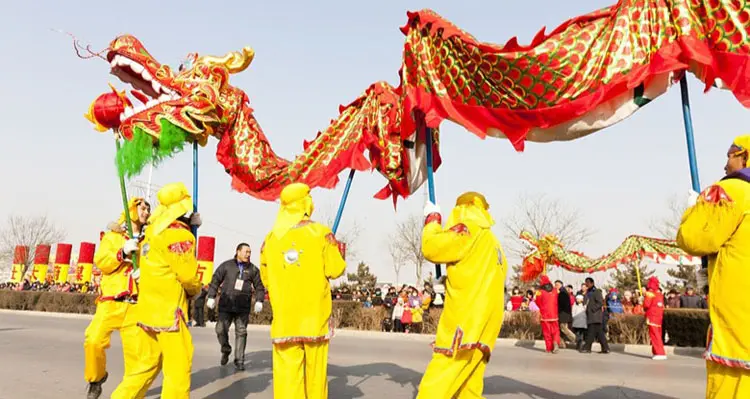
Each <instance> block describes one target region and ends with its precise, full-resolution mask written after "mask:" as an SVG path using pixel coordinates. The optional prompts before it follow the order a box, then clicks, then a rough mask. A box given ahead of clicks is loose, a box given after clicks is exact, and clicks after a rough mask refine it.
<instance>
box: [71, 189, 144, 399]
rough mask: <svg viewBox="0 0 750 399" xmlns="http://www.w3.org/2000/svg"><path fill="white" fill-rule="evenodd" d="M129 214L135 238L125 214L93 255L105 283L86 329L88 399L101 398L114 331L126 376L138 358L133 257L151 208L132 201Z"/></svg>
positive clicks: (103, 238)
mask: <svg viewBox="0 0 750 399" xmlns="http://www.w3.org/2000/svg"><path fill="white" fill-rule="evenodd" d="M128 212H129V213H130V220H131V221H132V226H133V235H134V236H135V237H134V238H132V239H131V238H130V237H128V234H127V232H126V230H125V225H124V224H125V213H124V212H123V213H122V215H121V216H120V219H119V220H118V221H117V222H116V223H111V224H110V225H109V226H108V231H107V232H106V233H104V236H103V237H102V242H101V244H100V245H99V249H98V250H97V251H96V254H95V255H94V263H95V264H96V267H98V268H99V270H101V272H102V279H101V283H100V285H99V289H100V296H99V298H97V304H96V313H95V314H94V318H93V320H91V323H90V324H89V326H88V328H86V333H85V340H84V342H83V351H84V378H85V379H86V382H88V383H89V386H88V392H87V398H88V399H97V398H98V397H99V396H100V395H101V394H102V384H103V383H104V382H105V381H106V380H107V377H108V373H107V354H106V350H107V349H108V348H109V345H110V337H111V336H112V332H113V331H115V330H117V331H120V338H121V340H122V351H123V357H124V359H125V372H126V373H127V372H128V370H129V369H130V368H131V366H132V365H133V364H134V362H136V361H137V359H138V355H139V353H138V351H137V349H136V345H135V344H134V336H135V334H136V333H137V329H138V327H137V326H136V324H135V323H136V321H135V313H134V312H133V307H134V304H135V301H136V297H137V295H138V290H137V285H136V283H135V281H134V279H135V276H133V273H132V272H133V264H132V256H133V254H134V253H135V252H136V251H137V250H138V237H139V236H140V234H141V232H142V230H143V226H144V225H145V224H146V221H147V220H148V218H149V215H150V212H151V206H150V205H149V203H148V202H146V201H145V200H144V199H143V198H133V199H131V200H130V203H129V206H128Z"/></svg>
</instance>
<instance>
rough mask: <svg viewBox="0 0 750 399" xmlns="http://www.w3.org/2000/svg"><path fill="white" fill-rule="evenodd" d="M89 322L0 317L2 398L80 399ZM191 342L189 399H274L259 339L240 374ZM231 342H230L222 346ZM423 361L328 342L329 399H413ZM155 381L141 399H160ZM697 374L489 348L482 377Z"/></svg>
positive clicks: (115, 368)
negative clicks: (488, 362) (86, 330)
mask: <svg viewBox="0 0 750 399" xmlns="http://www.w3.org/2000/svg"><path fill="white" fill-rule="evenodd" d="M87 325H88V320H85V319H75V318H61V317H54V316H53V317H51V316H38V315H27V314H19V313H7V312H0V372H1V373H2V374H1V375H2V378H0V398H2V399H6V398H7V399H11V398H13V399H15V398H34V399H46V398H56V399H57V398H83V397H85V390H86V383H85V382H84V381H83V332H84V329H85V328H86V326H87ZM192 333H193V340H194V343H195V356H194V359H193V376H192V394H191V398H214V399H219V398H272V397H273V388H272V386H273V384H272V382H271V378H272V371H271V351H270V340H269V338H268V332H267V331H260V330H256V331H250V332H249V333H248V345H247V355H246V360H247V361H248V364H247V369H246V371H244V372H235V371H234V368H233V367H232V365H231V362H230V364H229V365H227V366H224V367H221V366H219V364H218V362H219V357H220V356H219V347H218V344H217V342H216V337H215V334H214V331H213V328H194V329H192ZM230 342H233V337H230ZM430 356H431V352H430V348H429V346H428V343H426V342H425V341H424V340H417V339H415V338H414V337H410V336H401V335H393V334H388V335H386V334H359V335H352V334H345V333H342V334H341V335H339V336H337V337H335V338H334V339H333V341H332V343H331V349H330V357H329V368H328V375H329V381H330V382H329V395H330V398H336V399H338V398H342V399H346V398H388V399H401V398H405V399H406V398H413V397H414V396H415V394H416V391H417V387H418V386H419V381H420V379H421V377H422V372H423V371H424V369H425V367H426V365H427V363H428V361H429V359H430ZM108 362H109V367H108V368H109V373H110V379H109V381H108V382H107V383H106V384H105V385H104V395H102V397H109V394H110V393H111V392H112V390H114V388H115V387H116V385H117V384H118V383H119V381H120V379H121V376H122V352H121V347H120V339H119V335H118V334H117V333H115V334H113V340H112V347H111V348H110V349H109V351H108ZM160 386H161V377H160V378H159V379H158V380H157V381H156V382H155V383H154V385H153V386H152V388H151V390H150V391H149V394H148V398H158V397H159V392H160ZM704 389H705V367H704V363H703V361H702V360H700V359H698V358H694V357H684V356H672V357H670V359H669V360H667V361H665V362H654V361H652V360H651V359H649V358H648V357H645V356H642V355H636V354H627V353H610V354H607V355H602V354H599V353H593V354H589V355H583V354H579V353H577V352H574V351H570V350H564V351H561V352H560V353H559V354H557V355H551V354H546V353H544V352H543V351H542V350H539V349H536V348H522V347H504V346H498V347H496V348H495V352H494V353H493V357H492V360H491V361H490V364H489V365H488V367H487V372H486V374H485V389H484V394H485V396H486V397H487V398H549V399H552V398H589V399H606V398H680V399H687V398H702V397H704Z"/></svg>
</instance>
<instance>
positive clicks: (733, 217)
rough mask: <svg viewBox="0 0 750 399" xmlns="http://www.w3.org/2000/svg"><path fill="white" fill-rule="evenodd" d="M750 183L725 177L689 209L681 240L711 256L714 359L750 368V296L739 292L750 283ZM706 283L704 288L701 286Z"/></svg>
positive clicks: (710, 353) (698, 252) (709, 350)
mask: <svg viewBox="0 0 750 399" xmlns="http://www.w3.org/2000/svg"><path fill="white" fill-rule="evenodd" d="M748 213H750V183H747V182H745V181H742V180H739V179H726V180H721V181H719V182H718V183H716V184H714V185H713V186H711V187H709V188H707V189H706V190H704V191H703V193H701V195H700V197H699V198H698V200H697V202H696V204H695V205H694V206H693V207H691V208H689V209H688V210H686V211H685V214H684V215H683V216H682V222H681V224H680V228H679V230H678V233H677V244H678V245H679V246H680V248H682V249H683V250H684V251H685V252H687V253H689V254H691V255H694V256H706V255H707V256H708V258H709V263H708V284H709V287H710V290H709V297H708V309H709V312H710V313H709V314H710V316H711V329H710V330H709V339H708V348H707V351H706V353H705V355H704V356H705V357H706V359H708V360H711V361H714V362H717V363H720V364H724V365H726V366H729V367H743V368H746V369H748V368H750V340H748V339H747V331H748V330H749V329H750V301H745V300H740V299H739V298H740V297H739V296H741V295H742V293H743V292H745V291H746V290H747V288H748V287H750V273H749V272H748V266H749V265H750V218H748ZM700 288H702V287H700Z"/></svg>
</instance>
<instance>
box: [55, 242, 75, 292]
mask: <svg viewBox="0 0 750 399" xmlns="http://www.w3.org/2000/svg"><path fill="white" fill-rule="evenodd" d="M72 252H73V246H72V245H70V244H62V243H61V244H57V250H56V251H55V266H54V268H53V276H54V280H55V282H56V283H57V284H64V283H66V282H68V273H69V272H70V255H71V253H72Z"/></svg>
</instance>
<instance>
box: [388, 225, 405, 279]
mask: <svg viewBox="0 0 750 399" xmlns="http://www.w3.org/2000/svg"><path fill="white" fill-rule="evenodd" d="M388 254H389V255H391V262H392V263H393V271H394V272H396V285H398V282H399V274H401V269H403V268H404V262H405V261H406V260H405V259H404V254H403V251H402V250H401V246H400V245H399V243H398V241H396V240H395V239H394V237H392V236H391V237H390V239H389V240H388Z"/></svg>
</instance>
